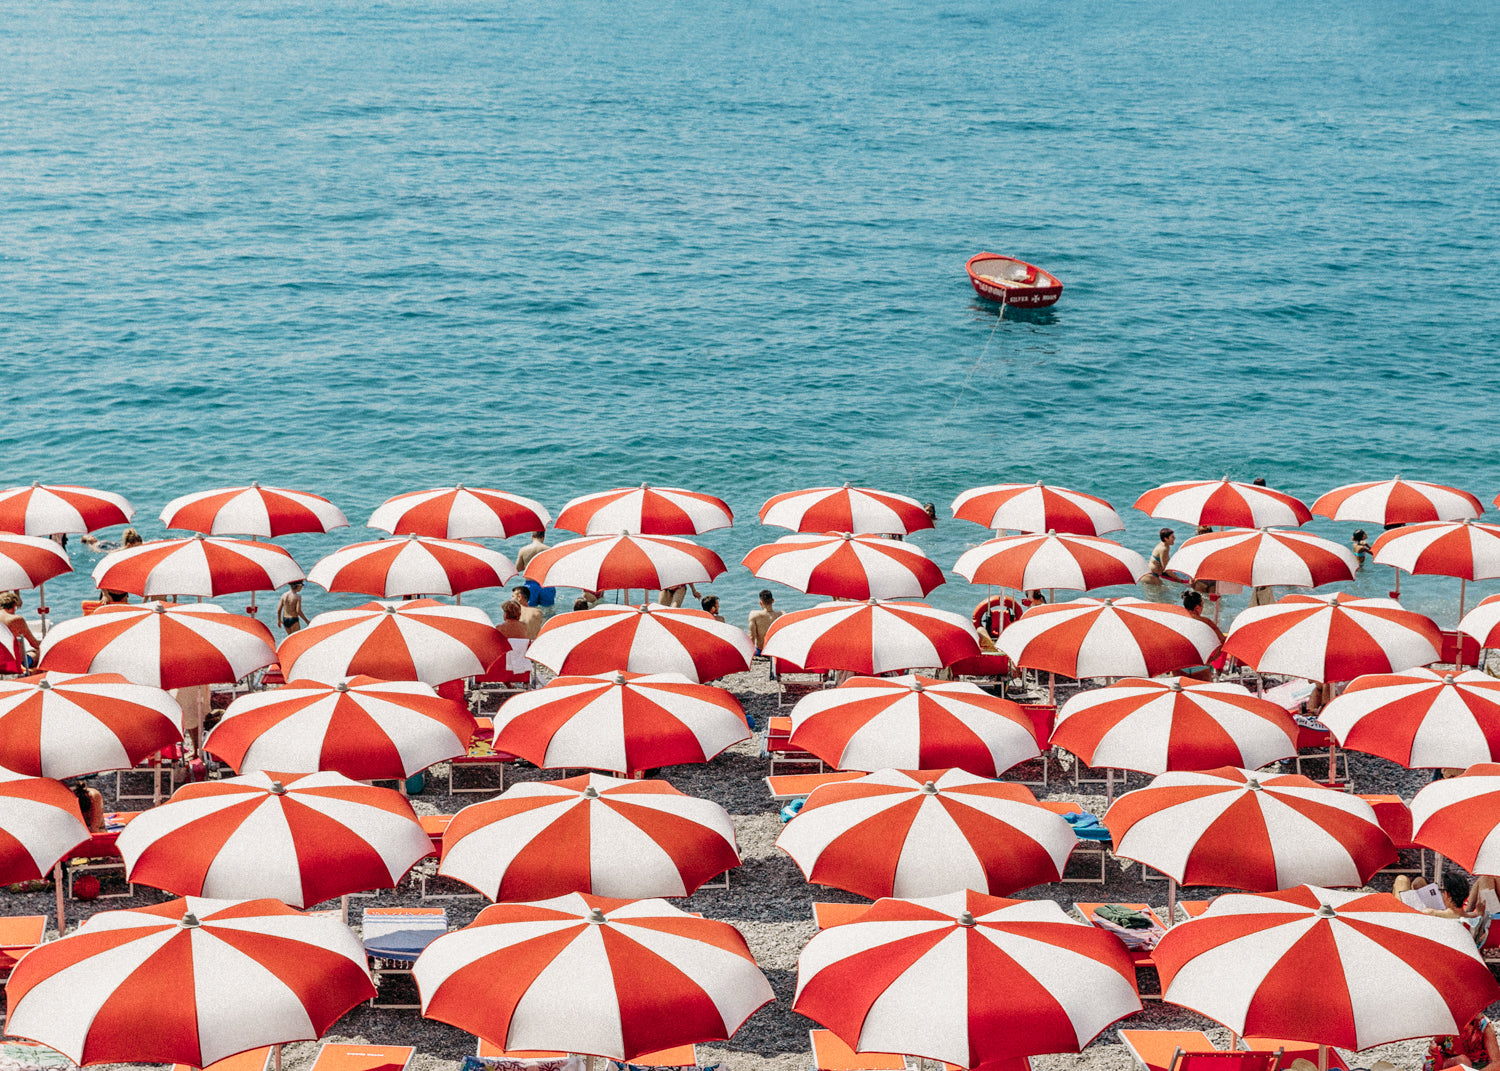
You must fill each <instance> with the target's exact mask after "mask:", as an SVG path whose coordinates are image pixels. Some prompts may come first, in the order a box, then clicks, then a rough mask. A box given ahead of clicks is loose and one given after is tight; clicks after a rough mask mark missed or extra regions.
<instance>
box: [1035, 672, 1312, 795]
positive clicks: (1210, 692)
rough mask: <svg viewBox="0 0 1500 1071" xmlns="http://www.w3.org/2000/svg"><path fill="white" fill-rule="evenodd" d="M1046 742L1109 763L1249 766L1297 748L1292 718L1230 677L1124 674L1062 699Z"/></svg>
mask: <svg viewBox="0 0 1500 1071" xmlns="http://www.w3.org/2000/svg"><path fill="white" fill-rule="evenodd" d="M1051 742H1052V744H1053V746H1054V747H1060V748H1062V749H1063V750H1065V751H1069V752H1071V753H1072V754H1074V755H1077V756H1078V757H1079V758H1081V759H1082V760H1083V761H1084V762H1086V763H1088V764H1089V765H1090V766H1103V767H1109V768H1110V769H1115V770H1138V771H1140V772H1142V773H1150V774H1159V773H1165V772H1166V771H1168V770H1209V769H1214V768H1216V767H1219V766H1241V767H1246V768H1248V769H1252V770H1254V769H1259V768H1260V767H1262V766H1264V765H1265V764H1266V763H1268V762H1275V761H1276V760H1278V759H1284V758H1287V757H1289V756H1291V755H1295V754H1296V753H1297V725H1296V723H1295V722H1293V721H1292V718H1291V715H1289V714H1288V713H1287V712H1286V711H1285V710H1283V709H1281V707H1279V706H1277V705H1276V704H1275V703H1268V702H1266V701H1265V700H1264V699H1257V698H1256V697H1255V696H1253V695H1251V694H1250V692H1249V691H1247V690H1246V689H1244V688H1242V687H1240V686H1239V685H1237V684H1206V683H1199V682H1196V681H1192V680H1186V679H1183V678H1175V679H1173V680H1170V681H1166V680H1141V679H1138V678H1130V679H1127V680H1122V681H1118V682H1116V683H1114V684H1110V685H1107V686H1105V687H1103V688H1094V689H1091V690H1089V691H1086V692H1079V693H1078V694H1077V695H1075V696H1074V697H1073V698H1071V699H1069V700H1068V701H1067V702H1066V703H1064V704H1063V707H1062V710H1061V711H1059V712H1058V718H1057V727H1056V728H1055V729H1054V730H1053V731H1052V741H1051Z"/></svg>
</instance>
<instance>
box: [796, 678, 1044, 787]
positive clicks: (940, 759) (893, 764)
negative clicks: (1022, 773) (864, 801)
mask: <svg viewBox="0 0 1500 1071" xmlns="http://www.w3.org/2000/svg"><path fill="white" fill-rule="evenodd" d="M789 743H790V744H791V745H792V746H794V747H800V748H803V749H805V750H807V751H810V752H812V753H813V754H814V755H816V756H818V758H820V759H822V760H823V761H824V762H826V763H828V764H829V765H831V766H832V767H833V768H834V769H837V770H884V769H897V770H938V769H945V768H949V767H956V768H958V769H961V770H967V771H968V772H969V773H971V774H977V775H979V776H980V777H999V776H1000V775H1001V774H1002V773H1004V772H1005V771H1006V770H1008V769H1010V768H1011V767H1012V766H1014V765H1016V764H1017V763H1019V762H1025V761H1026V760H1028V759H1034V758H1036V757H1037V755H1038V754H1040V749H1039V748H1038V746H1037V739H1036V729H1035V727H1034V726H1033V724H1032V722H1031V719H1030V718H1029V717H1027V715H1026V712H1025V711H1024V710H1022V709H1021V707H1020V706H1019V705H1018V704H1016V703H1012V702H1011V701H1010V700H1009V699H1002V698H1000V697H999V696H994V695H990V694H989V693H988V692H986V691H984V689H982V688H980V687H979V686H978V685H977V684H967V683H963V682H957V681H939V680H933V679H932V678H930V677H915V676H906V677H851V678H849V679H848V680H846V681H845V682H844V683H843V684H841V685H839V686H838V687H837V688H829V689H825V690H823V691H818V692H811V693H809V694H808V695H806V696H804V697H803V698H802V699H799V700H798V701H797V705H796V706H795V707H793V708H792V735H791V739H790V741H789Z"/></svg>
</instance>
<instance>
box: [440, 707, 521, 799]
mask: <svg viewBox="0 0 1500 1071" xmlns="http://www.w3.org/2000/svg"><path fill="white" fill-rule="evenodd" d="M475 720H476V721H477V722H478V723H479V728H477V729H476V730H474V736H473V738H472V739H470V741H469V749H468V751H466V752H465V753H464V754H462V755H459V756H458V757H456V758H453V759H449V760H448V794H449V795H450V796H464V795H476V794H479V793H491V792H504V791H505V766H506V763H511V762H515V761H516V756H514V755H512V754H511V753H510V752H508V751H496V750H495V720H494V719H493V718H488V717H484V718H476V719H475ZM460 769H474V770H494V771H495V772H496V773H497V774H498V775H499V778H500V783H499V784H498V785H490V784H483V785H475V784H470V785H466V786H459V785H458V784H456V783H455V777H456V775H457V774H458V771H459V770H460Z"/></svg>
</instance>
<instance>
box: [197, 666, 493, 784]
mask: <svg viewBox="0 0 1500 1071" xmlns="http://www.w3.org/2000/svg"><path fill="white" fill-rule="evenodd" d="M476 728H478V725H477V723H476V722H475V721H474V716H473V715H472V714H470V713H469V708H468V707H466V706H465V705H464V704H463V703H461V702H458V701H457V700H454V699H446V698H444V697H442V696H440V695H438V694H437V693H436V692H435V691H433V690H432V686H431V685H427V684H422V683H420V682H417V681H382V680H376V679H374V678H373V677H350V678H347V679H344V680H339V681H337V682H335V683H333V684H320V683H318V682H317V681H311V680H295V679H294V680H292V681H290V682H288V683H287V684H286V685H285V686H284V687H281V688H276V689H273V690H271V691H265V692H251V693H249V694H248V695H242V696H240V697H239V698H238V699H236V700H234V702H232V703H230V704H229V709H228V710H226V711H225V712H224V718H223V720H222V721H220V722H219V724H218V725H217V726H215V728H214V730H213V732H211V733H209V734H208V739H207V740H205V741H204V744H203V749H204V750H205V751H207V752H209V753H210V754H212V755H217V756H218V757H219V758H220V759H222V760H224V761H225V762H227V763H228V764H229V765H230V767H231V768H233V769H234V771H235V772H236V773H247V772H249V771H252V770H274V771H279V772H281V773H299V774H300V773H312V772H314V771H316V770H336V771H337V772H339V773H341V774H343V775H344V776H345V777H352V778H354V779H355V780H356V781H378V780H385V779H387V778H399V779H402V780H405V779H406V778H408V777H411V776H412V775H413V774H416V773H418V772H420V771H422V770H425V769H427V767H429V766H431V765H432V764H433V763H435V762H444V761H446V760H448V759H451V758H454V757H455V756H458V755H462V754H464V752H465V751H467V750H468V747H469V740H470V738H471V737H473V735H474V730H475V729H476Z"/></svg>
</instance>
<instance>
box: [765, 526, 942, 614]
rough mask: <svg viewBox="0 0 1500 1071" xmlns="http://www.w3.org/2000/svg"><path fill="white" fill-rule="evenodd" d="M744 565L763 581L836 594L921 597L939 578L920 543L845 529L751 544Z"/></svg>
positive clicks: (841, 596)
mask: <svg viewBox="0 0 1500 1071" xmlns="http://www.w3.org/2000/svg"><path fill="white" fill-rule="evenodd" d="M743 564H744V565H745V567H746V568H747V569H749V570H750V572H751V573H753V574H754V575H755V576H757V577H758V578H760V579H761V580H773V581H775V582H776V583H778V584H785V585H786V586H787V587H789V588H794V589H796V590H797V591H801V592H805V593H807V594H809V595H827V596H828V597H829V598H834V599H860V600H864V599H919V598H921V597H922V596H923V595H926V594H927V593H928V592H929V591H931V590H932V589H933V588H935V587H937V586H938V585H940V584H942V583H943V571H942V570H941V569H939V568H938V567H937V563H936V562H934V561H932V559H930V558H928V557H927V555H926V554H924V553H922V551H921V549H920V548H918V547H915V546H912V545H911V544H910V543H903V542H899V541H896V540H891V539H883V538H881V537H880V536H870V535H850V534H849V533H847V532H844V533H842V534H831V535H818V534H812V533H797V534H795V535H789V536H782V537H781V538H780V539H778V540H777V541H776V542H774V543H763V544H761V545H760V546H758V547H755V548H753V549H752V550H751V551H750V553H749V554H746V555H745V558H744V563H743Z"/></svg>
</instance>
